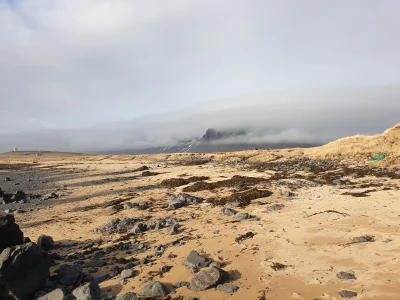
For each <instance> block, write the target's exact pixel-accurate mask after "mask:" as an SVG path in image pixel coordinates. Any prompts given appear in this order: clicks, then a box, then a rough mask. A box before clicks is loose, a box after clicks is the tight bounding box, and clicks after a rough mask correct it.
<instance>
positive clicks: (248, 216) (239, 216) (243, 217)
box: [235, 213, 255, 221]
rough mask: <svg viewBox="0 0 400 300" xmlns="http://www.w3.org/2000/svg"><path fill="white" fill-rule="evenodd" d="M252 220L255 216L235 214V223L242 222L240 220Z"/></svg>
mask: <svg viewBox="0 0 400 300" xmlns="http://www.w3.org/2000/svg"><path fill="white" fill-rule="evenodd" d="M254 218H255V216H252V215H250V214H248V213H241V214H237V215H236V216H235V220H236V221H242V220H247V219H254Z"/></svg>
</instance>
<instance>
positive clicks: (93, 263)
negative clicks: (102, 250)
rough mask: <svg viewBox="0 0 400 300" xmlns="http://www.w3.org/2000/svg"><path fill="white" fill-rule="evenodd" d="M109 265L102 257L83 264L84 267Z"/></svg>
mask: <svg viewBox="0 0 400 300" xmlns="http://www.w3.org/2000/svg"><path fill="white" fill-rule="evenodd" d="M106 265H107V262H106V261H104V260H100V259H94V260H92V261H90V262H87V263H85V264H84V265H83V267H84V268H101V267H104V266H106Z"/></svg>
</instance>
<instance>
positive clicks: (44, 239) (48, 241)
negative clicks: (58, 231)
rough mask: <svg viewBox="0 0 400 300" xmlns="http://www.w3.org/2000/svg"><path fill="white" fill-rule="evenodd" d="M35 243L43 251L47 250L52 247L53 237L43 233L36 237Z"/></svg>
mask: <svg viewBox="0 0 400 300" xmlns="http://www.w3.org/2000/svg"><path fill="white" fill-rule="evenodd" d="M36 244H37V245H38V246H39V247H40V248H42V249H43V250H44V251H49V250H52V249H53V248H54V241H53V238H52V237H51V236H48V235H44V234H42V235H41V236H39V237H38V239H37V242H36Z"/></svg>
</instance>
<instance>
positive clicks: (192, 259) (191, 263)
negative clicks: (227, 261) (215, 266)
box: [185, 251, 212, 268]
mask: <svg viewBox="0 0 400 300" xmlns="http://www.w3.org/2000/svg"><path fill="white" fill-rule="evenodd" d="M211 262H212V260H211V259H209V258H207V257H205V256H202V255H200V254H199V253H198V252H197V251H192V252H190V254H189V256H188V257H187V258H186V261H185V266H188V267H190V268H206V267H208V266H209V265H210V264H211Z"/></svg>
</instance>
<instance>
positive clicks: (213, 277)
mask: <svg viewBox="0 0 400 300" xmlns="http://www.w3.org/2000/svg"><path fill="white" fill-rule="evenodd" d="M227 278H229V275H228V273H227V272H225V271H224V270H222V269H219V268H216V267H210V268H208V269H207V270H203V271H201V272H200V273H198V274H197V275H196V276H195V277H194V278H193V279H192V281H191V282H190V289H192V290H195V291H205V290H208V289H210V288H213V287H216V286H217V285H218V284H220V283H222V282H223V281H224V280H226V279H227Z"/></svg>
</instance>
